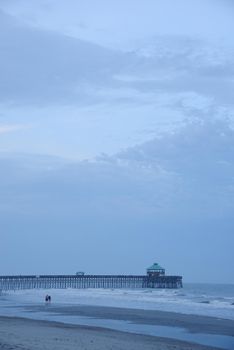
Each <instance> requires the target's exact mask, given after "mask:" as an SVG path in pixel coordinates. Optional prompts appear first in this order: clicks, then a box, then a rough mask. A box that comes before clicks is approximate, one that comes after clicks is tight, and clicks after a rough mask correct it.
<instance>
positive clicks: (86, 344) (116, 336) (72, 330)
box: [0, 316, 218, 350]
mask: <svg viewBox="0 0 234 350" xmlns="http://www.w3.org/2000/svg"><path fill="white" fill-rule="evenodd" d="M3 349H4V350H10V349H12V350H19V349H21V350H26V349H27V350H29V349H30V350H34V349H35V350H39V349H43V350H53V349H57V350H64V349H70V350H75V349H76V350H111V349H113V350H114V349H118V350H142V349H144V350H153V349H157V350H171V349H174V350H212V349H218V348H217V347H212V346H206V345H200V344H195V343H190V342H185V341H180V340H176V339H170V338H161V337H155V336H148V335H142V334H133V333H128V332H120V331H116V330H110V329H106V328H101V327H89V326H80V325H70V324H65V323H61V322H54V321H41V320H32V319H27V318H20V317H5V316H0V350H3Z"/></svg>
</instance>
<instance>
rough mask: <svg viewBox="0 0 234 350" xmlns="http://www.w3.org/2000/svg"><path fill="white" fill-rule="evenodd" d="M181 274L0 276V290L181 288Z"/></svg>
mask: <svg viewBox="0 0 234 350" xmlns="http://www.w3.org/2000/svg"><path fill="white" fill-rule="evenodd" d="M181 287H182V277H181V276H157V277H150V276H147V275H146V276H145V275H143V276H141V275H139V276H137V275H31V276H29V275H26V276H21V275H17V276H0V291H7V290H20V289H51V288H53V289H65V288H116V289H117V288H130V289H139V288H181Z"/></svg>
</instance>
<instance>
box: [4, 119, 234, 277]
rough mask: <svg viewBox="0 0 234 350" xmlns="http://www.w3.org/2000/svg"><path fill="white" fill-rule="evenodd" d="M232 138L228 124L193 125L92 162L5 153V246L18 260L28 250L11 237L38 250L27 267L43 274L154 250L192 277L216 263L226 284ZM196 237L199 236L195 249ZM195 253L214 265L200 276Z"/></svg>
mask: <svg viewBox="0 0 234 350" xmlns="http://www.w3.org/2000/svg"><path fill="white" fill-rule="evenodd" d="M233 136H234V131H233V129H232V128H231V127H230V125H229V124H228V123H227V122H220V121H215V122H212V123H211V122H204V123H201V122H199V123H192V124H190V125H187V126H186V127H184V128H183V129H180V130H177V131H176V132H173V133H171V134H166V135H165V136H164V137H163V136H162V137H161V138H160V139H159V138H157V139H153V140H151V141H149V142H146V143H143V144H140V145H138V146H136V147H133V148H130V149H127V150H125V151H124V152H121V153H118V154H116V155H114V156H112V157H110V156H108V155H106V156H104V155H103V156H102V157H100V158H98V159H96V160H95V161H92V162H91V161H82V162H68V161H64V160H63V159H60V158H53V157H49V156H47V157H44V156H40V157H36V156H28V155H24V156H23V155H21V156H19V155H11V156H10V155H9V154H2V155H1V157H0V168H1V172H0V196H1V202H0V220H1V225H2V226H1V233H0V234H1V244H2V245H3V246H4V245H6V247H7V246H8V244H9V242H8V241H9V240H10V242H11V247H15V248H11V249H15V251H16V253H15V254H16V256H18V257H19V259H20V255H21V254H22V251H24V252H25V249H26V248H25V249H24V248H22V249H23V250H22V249H21V252H19V251H17V249H16V247H17V244H19V243H17V242H21V243H20V244H21V245H22V242H25V247H28V245H29V246H31V247H34V246H37V247H38V252H37V251H36V252H35V255H34V256H33V257H31V258H30V259H31V263H30V264H29V265H28V266H29V267H27V266H26V265H25V271H31V272H33V271H32V270H33V269H34V270H35V268H36V269H37V270H40V271H41V269H43V271H47V272H49V271H48V264H49V266H50V269H51V268H53V269H54V271H55V272H56V271H57V272H59V271H60V270H61V271H67V272H68V271H69V269H70V268H71V266H73V264H74V265H75V264H77V259H78V261H80V263H82V261H83V263H84V261H86V260H87V256H88V255H89V254H90V252H92V257H93V258H95V259H98V256H99V258H100V255H101V256H102V261H101V262H100V264H99V265H98V266H99V267H100V268H103V269H104V265H105V261H106V260H105V259H111V260H112V259H113V261H112V265H111V266H112V269H114V271H116V272H119V271H120V270H121V269H123V270H124V268H126V264H125V263H124V262H126V259H129V254H130V255H131V259H132V261H134V262H135V263H137V264H138V265H139V268H141V266H140V265H143V266H144V265H145V264H146V263H147V261H146V260H147V257H149V256H155V255H157V257H159V259H160V260H163V261H164V260H165V261H167V262H168V264H169V266H170V264H171V266H174V268H175V266H176V267H177V268H178V269H180V271H181V273H182V274H184V275H185V276H187V278H190V280H191V277H190V272H191V271H190V269H189V267H188V266H190V267H191V266H193V274H194V275H193V278H194V279H196V280H200V281H201V280H206V281H207V280H210V281H217V274H214V267H215V266H216V267H217V268H220V267H218V265H217V264H220V263H221V264H222V266H223V268H224V267H225V269H224V271H225V273H224V274H222V280H223V281H226V282H227V281H228V282H229V283H230V276H231V275H233V273H232V272H233V271H232V264H230V259H231V256H232V249H231V247H232V246H233V243H234V242H233V229H234V221H233V211H234V162H233V152H234V137H233ZM12 218H14V220H13V219H12ZM26 242H27V243H26ZM178 242H180V243H179V244H178ZM197 242H202V243H200V244H201V248H199V253H198V250H194V246H195V245H196V244H197ZM16 243H17V244H16ZM44 244H46V247H47V248H46V250H44V252H45V254H44V255H43V256H44V261H43V262H41V258H40V256H41V255H40V254H42V251H43V245H44ZM126 245H127V246H128V249H127V250H126V251H125V248H122V247H126ZM55 246H56V251H55V252H54V253H53V263H52V265H50V261H51V249H52V250H53V249H54V247H55ZM97 246H98V250H97V249H96V248H97ZM49 247H50V249H49ZM175 247H176V249H175ZM7 249H8V250H9V248H6V249H4V252H5V251H6V252H7ZM77 249H78V250H79V256H77V251H78V250H77ZM220 249H221V250H220ZM62 251H64V252H67V253H68V252H70V253H69V254H68V255H69V257H70V258H69V259H68V260H67V262H65V261H61V255H60V254H58V252H62ZM222 251H225V256H224V255H223V253H222ZM39 252H40V254H39ZM188 252H189V254H188ZM67 253H66V254H67ZM4 254H5V253H4ZM38 254H39V255H40V256H39V255H38ZM198 254H199V261H208V262H209V264H210V266H212V268H207V269H206V271H202V273H201V271H200V270H199V268H198V266H197V264H196V263H195V262H196V261H197V259H198ZM26 255H27V254H26ZM118 256H119V257H120V256H122V258H123V264H122V263H120V262H119V259H118ZM29 257H30V255H29ZM29 257H28V258H29ZM6 259H7V261H8V260H9V258H8V257H7V256H6ZM217 260H218V263H217ZM27 261H28V260H27ZM117 261H118V263H117ZM175 261H176V263H175ZM220 261H221V262H220ZM86 263H87V265H86V266H87V267H86V268H87V269H90V271H92V272H94V271H93V270H92V266H91V265H92V264H91V265H89V263H88V261H86ZM175 264H176V265H175ZM133 265H134V264H133ZM138 265H137V266H138ZM11 266H12V263H11V262H10V261H8V269H10V267H11ZM21 266H22V265H21ZM33 266H34V267H33ZM219 266H220V265H219ZM73 268H74V269H75V266H73ZM11 269H12V270H11V271H16V267H14V266H12V267H11ZM56 269H57V270H56ZM66 269H68V270H66ZM175 269H176V268H175ZM105 271H106V270H105ZM133 271H134V270H133ZM112 272H113V270H112ZM136 272H137V271H136ZM220 278H221V277H220Z"/></svg>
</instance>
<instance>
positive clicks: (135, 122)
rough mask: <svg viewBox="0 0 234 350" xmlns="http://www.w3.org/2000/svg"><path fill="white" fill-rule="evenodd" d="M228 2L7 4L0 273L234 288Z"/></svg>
mask: <svg viewBox="0 0 234 350" xmlns="http://www.w3.org/2000/svg"><path fill="white" fill-rule="evenodd" d="M233 18H234V4H233V2H232V1H231V0H212V1H211V0H190V1H187V0H144V1H143V0H111V1H110V0H97V1H96V0H95V1H94V0H85V1H82V0H66V1H64V0H35V1H31V0H0V223H1V227H0V241H1V245H0V247H1V257H0V274H23V273H30V274H31V273H32V274H38V273H39V274H40V273H41V274H42V273H75V272H76V271H77V270H83V271H85V272H87V273H139V274H142V273H144V271H145V268H146V267H147V266H148V265H150V264H151V263H153V262H154V261H158V262H160V263H161V265H163V266H164V267H165V268H166V270H167V272H168V273H171V274H182V275H183V276H184V280H185V281H190V282H193V281H195V282H199V281H200V282H220V283H222V282H224V283H228V282H231V283H234V277H233V276H234V264H233V245H234V21H233Z"/></svg>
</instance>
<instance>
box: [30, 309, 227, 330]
mask: <svg viewBox="0 0 234 350" xmlns="http://www.w3.org/2000/svg"><path fill="white" fill-rule="evenodd" d="M24 308H25V307H24ZM27 310H28V311H30V312H38V311H45V310H47V311H48V312H50V313H54V314H59V315H64V316H85V317H92V318H97V319H106V320H123V321H130V322H133V323H136V324H148V325H159V326H169V327H180V328H185V329H187V330H188V331H189V332H191V333H209V334H219V335H227V336H233V337H234V321H232V320H226V319H221V318H215V317H208V316H199V315H187V314H180V313H176V312H165V311H157V310H142V309H127V308H116V307H103V306H102V307H100V306H86V305H85V306H84V305H59V306H56V304H51V305H49V307H48V308H46V307H45V305H39V306H38V305H35V306H33V305H31V306H29V307H27Z"/></svg>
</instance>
